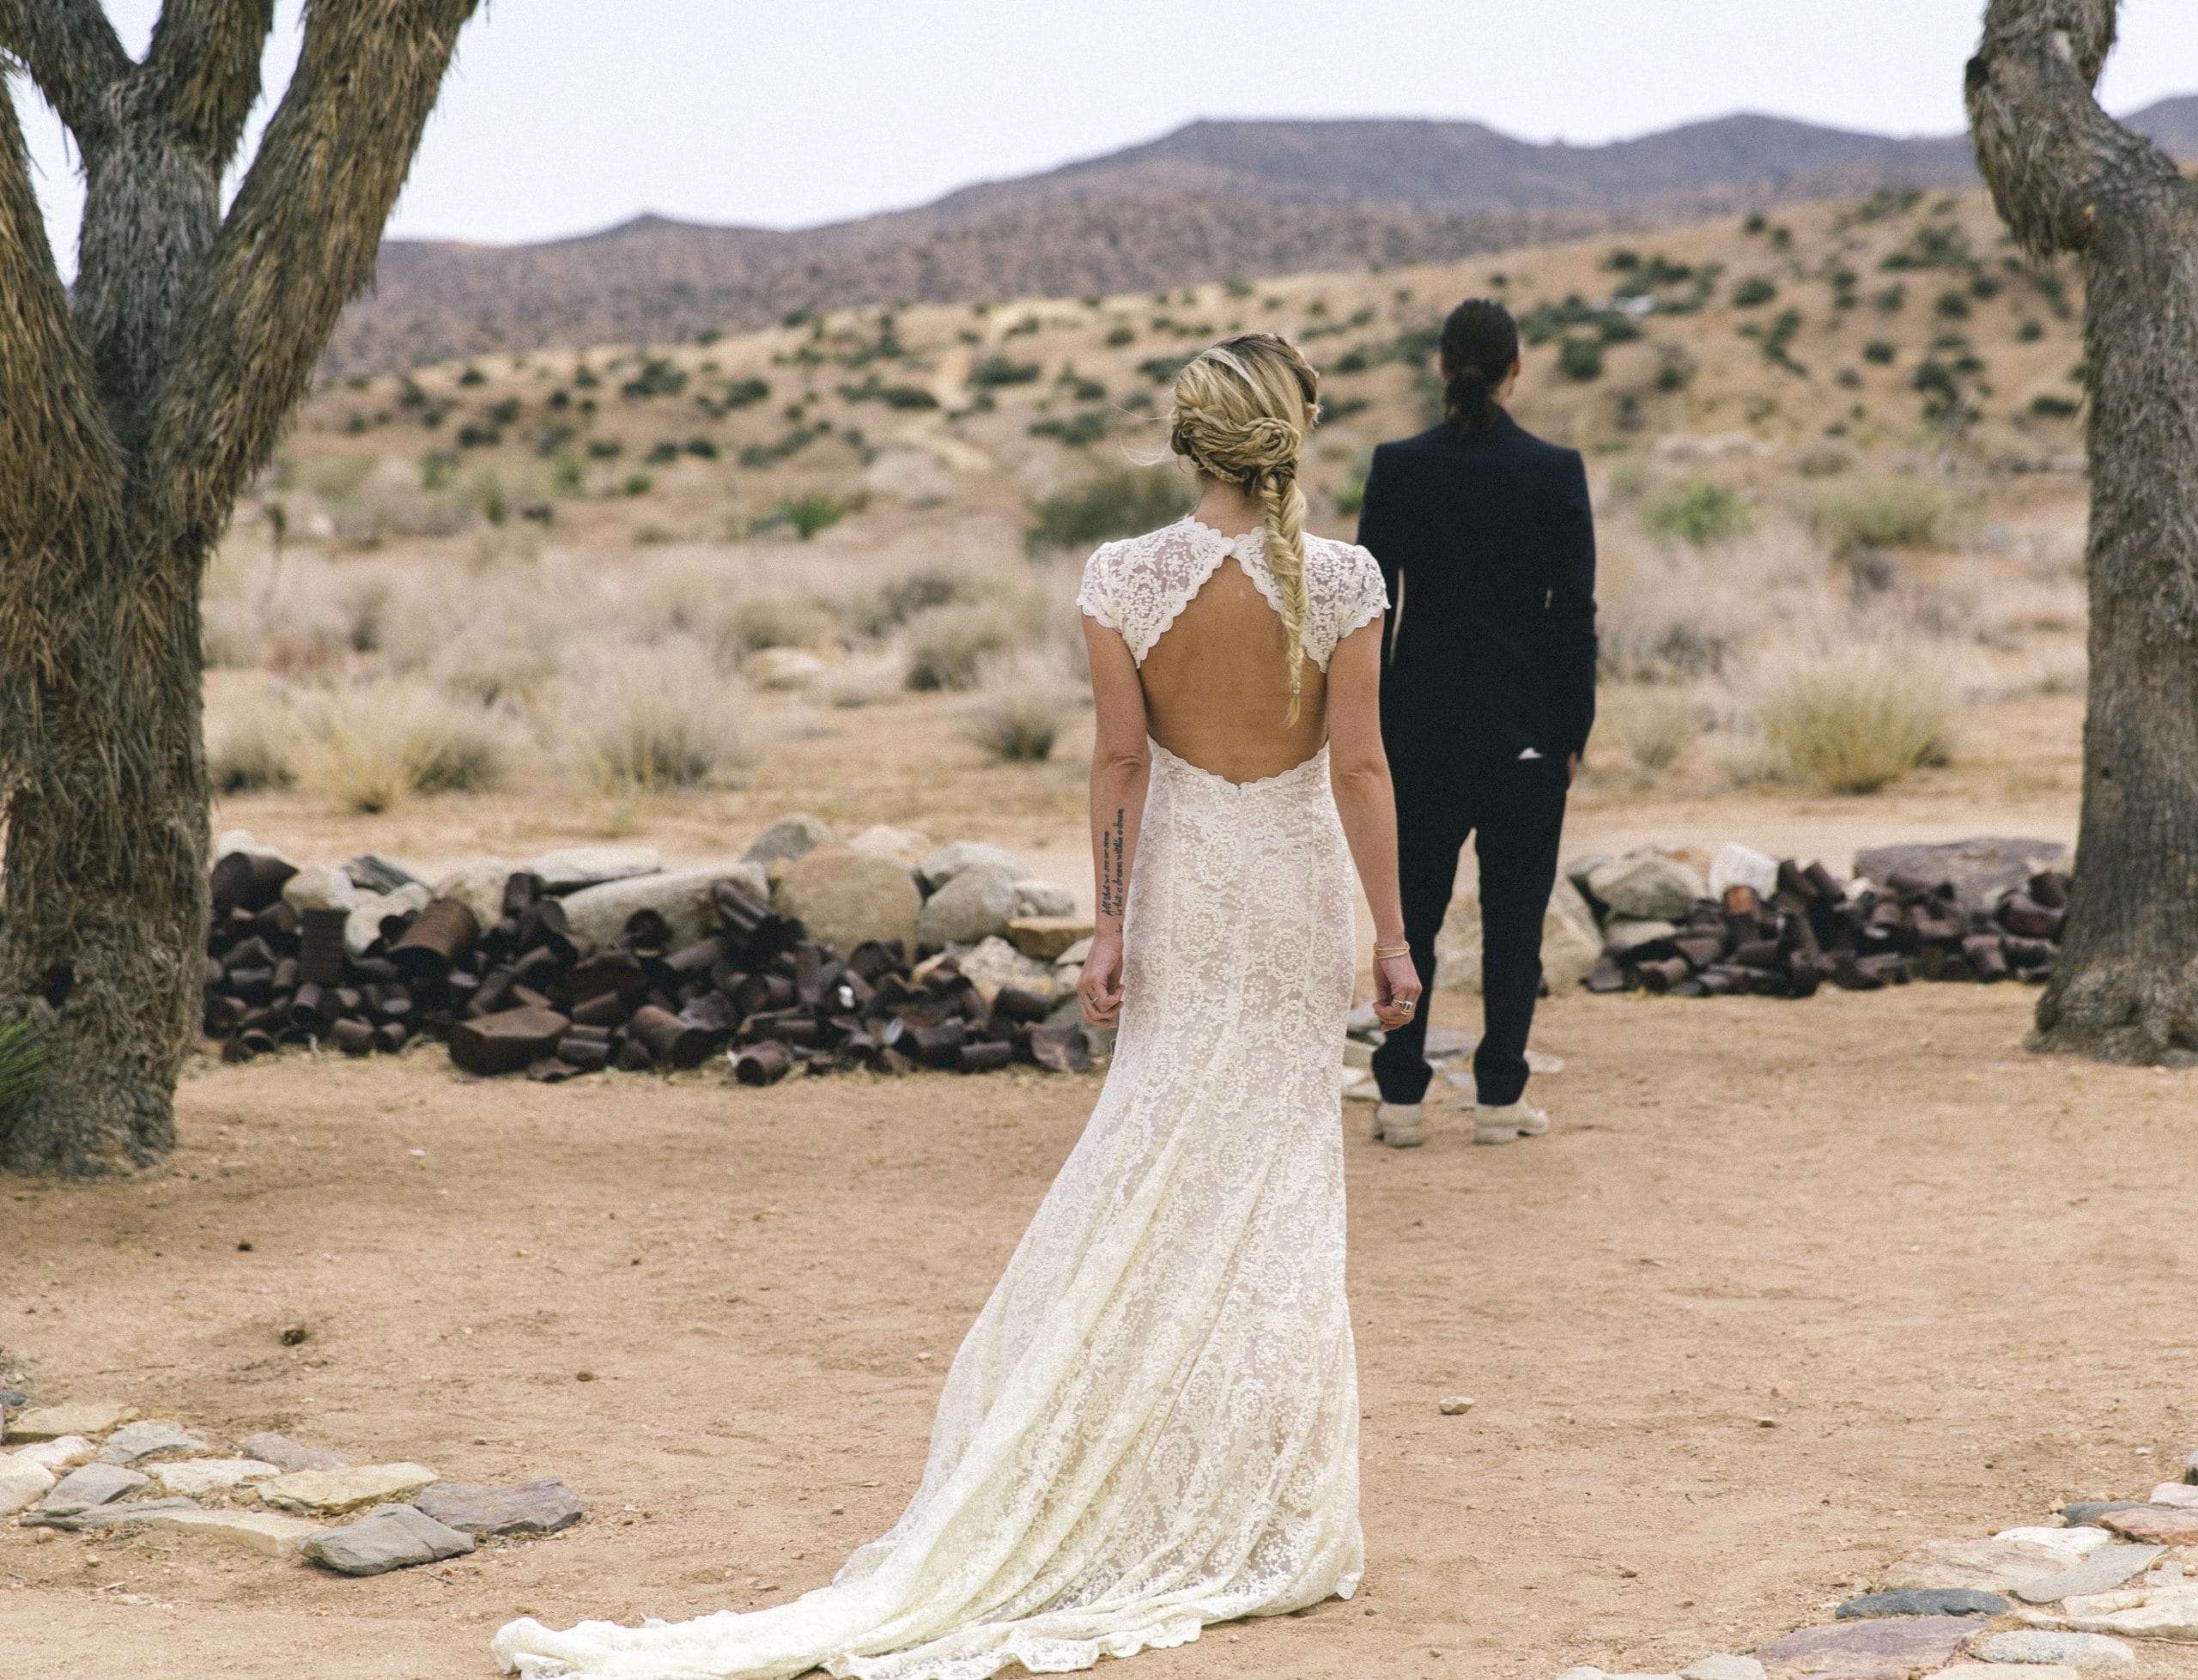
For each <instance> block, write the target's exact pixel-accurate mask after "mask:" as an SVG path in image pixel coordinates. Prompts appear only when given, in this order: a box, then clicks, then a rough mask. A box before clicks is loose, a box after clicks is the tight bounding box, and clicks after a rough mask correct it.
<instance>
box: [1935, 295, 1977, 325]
mask: <svg viewBox="0 0 2198 1680" xmlns="http://www.w3.org/2000/svg"><path fill="white" fill-rule="evenodd" d="M1932 307H1933V308H1934V309H1935V310H1937V311H1938V312H1939V313H1940V315H1942V316H1944V317H1945V318H1946V319H1947V320H1949V321H1960V320H1965V319H1967V318H1968V317H1969V299H1968V298H1967V297H1965V296H1964V294H1961V293H1959V292H1941V293H1940V294H1939V300H1938V301H1937V302H1936V303H1934V304H1933V305H1932Z"/></svg>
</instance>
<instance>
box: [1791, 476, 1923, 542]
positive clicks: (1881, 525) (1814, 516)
mask: <svg viewBox="0 0 2198 1680" xmlns="http://www.w3.org/2000/svg"><path fill="white" fill-rule="evenodd" d="M1945 518H1946V495H1945V493H1944V492H1942V491H1941V490H1940V488H1939V487H1938V486H1937V485H1936V484H1934V483H1933V482H1931V481H1930V480H1929V479H1928V478H1908V477H1902V476H1885V477H1879V478H1869V479H1862V480H1860V481H1857V482H1855V483H1853V484H1850V485H1848V486H1846V487H1845V488H1842V489H1839V490H1837V491H1834V492H1832V493H1831V494H1828V495H1825V496H1822V497H1820V498H1819V499H1818V500H1817V501H1816V502H1814V503H1813V504H1812V506H1810V508H1809V510H1808V522H1809V528H1810V529H1811V530H1812V531H1815V532H1816V534H1817V535H1818V536H1819V537H1822V538H1823V539H1824V540H1825V542H1826V543H1829V544H1830V545H1831V549H1832V552H1833V553H1835V554H1839V555H1845V554H1849V553H1851V552H1852V551H1853V550H1855V549H1899V548H1916V547H1920V546H1922V545H1923V544H1926V543H1930V542H1932V541H1934V539H1935V538H1936V537H1938V535H1939V530H1940V524H1941V522H1942V521H1943V520H1944V519H1945Z"/></svg>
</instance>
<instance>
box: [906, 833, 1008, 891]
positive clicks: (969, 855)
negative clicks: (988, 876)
mask: <svg viewBox="0 0 2198 1680" xmlns="http://www.w3.org/2000/svg"><path fill="white" fill-rule="evenodd" d="M975 864H990V865H991V866H992V867H993V868H994V869H999V870H1005V871H1006V872H1007V878H1008V879H1009V881H1010V882H1016V881H1028V880H1030V879H1031V878H1032V876H1031V873H1030V869H1029V865H1028V864H1025V863H1024V862H1023V859H1022V858H1018V857H1017V856H1016V855H1015V854H1014V853H1013V852H1010V851H1008V850H1007V849H1006V847H1005V846H993V845H990V844H988V843H987V842H986V841H984V840H956V841H954V842H953V843H952V844H951V845H949V846H939V847H938V848H937V849H936V850H935V851H932V852H926V853H925V854H924V858H923V861H922V862H921V863H920V864H917V865H916V875H917V876H918V878H920V880H921V881H922V882H923V889H924V890H925V891H926V892H927V893H935V892H937V891H938V889H940V888H941V887H944V885H945V884H946V883H947V882H950V881H951V880H952V879H953V878H954V877H955V876H957V875H959V874H961V873H962V870H966V869H969V868H972V867H973V866H975Z"/></svg>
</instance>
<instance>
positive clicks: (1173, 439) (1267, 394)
mask: <svg viewBox="0 0 2198 1680" xmlns="http://www.w3.org/2000/svg"><path fill="white" fill-rule="evenodd" d="M1319 416H1320V379H1319V376H1318V375H1316V374H1315V373H1314V372H1313V370H1312V368H1311V367H1309V366H1308V364H1307V363H1306V361H1305V359H1304V357H1303V356H1302V355H1300V354H1299V352H1298V350H1297V349H1296V346H1295V345H1293V344H1290V343H1288V342H1287V341H1286V340H1284V339H1281V338H1278V337H1274V336H1273V335H1272V334H1269V333H1244V334H1241V335H1239V336H1238V337H1234V338H1227V339H1223V341H1222V342H1221V343H1218V344H1216V345H1214V346H1212V347H1211V349H1206V350H1205V351H1203V352H1201V353H1200V354H1199V355H1197V356H1194V357H1193V358H1192V360H1191V361H1190V362H1189V363H1188V364H1187V365H1186V366H1185V367H1184V368H1183V370H1182V371H1181V373H1178V374H1177V375H1176V376H1175V413H1174V415H1172V416H1171V419H1172V422H1173V423H1172V425H1171V426H1170V428H1169V442H1170V444H1171V445H1172V446H1174V448H1175V452H1176V453H1177V454H1179V455H1181V456H1182V457H1183V458H1185V459H1187V460H1188V461H1189V462H1190V463H1191V464H1192V465H1193V466H1194V467H1195V468H1197V469H1198V470H1199V472H1200V473H1202V474H1204V475H1205V476H1207V477H1209V478H1213V479H1217V480H1219V481H1220V482H1223V483H1229V484H1242V485H1244V486H1246V487H1248V488H1251V489H1253V490H1255V491H1257V492H1258V494H1259V498H1260V506H1261V508H1262V509H1263V510H1264V511H1265V513H1266V559H1267V570H1268V571H1269V573H1272V576H1273V578H1274V581H1275V589H1276V592H1277V593H1278V595H1279V596H1280V597H1281V600H1280V602H1279V603H1278V604H1279V605H1280V607H1281V609H1282V623H1283V631H1284V636H1285V637H1286V639H1287V641H1288V647H1289V659H1290V710H1289V712H1288V713H1287V714H1286V720H1287V721H1288V722H1289V723H1291V724H1295V723H1296V721H1297V719H1298V717H1299V715H1300V712H1301V709H1302V700H1303V694H1304V686H1305V678H1304V664H1305V624H1306V620H1307V618H1308V616H1310V613H1311V601H1310V597H1309V596H1308V592H1307V588H1306V583H1305V531H1304V526H1305V493H1304V492H1303V491H1302V490H1301V489H1299V488H1298V486H1297V456H1298V452H1299V451H1300V450H1302V448H1303V447H1304V446H1305V434H1306V432H1307V431H1308V430H1309V429H1310V428H1311V427H1312V426H1313V424H1314V422H1315V421H1316V420H1317V419H1318V418H1319Z"/></svg>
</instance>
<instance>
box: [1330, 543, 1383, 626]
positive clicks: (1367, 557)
mask: <svg viewBox="0 0 2198 1680" xmlns="http://www.w3.org/2000/svg"><path fill="white" fill-rule="evenodd" d="M1344 553H1345V556H1346V559H1345V567H1344V579H1343V590H1342V593H1341V595H1340V597H1339V599H1338V601H1337V603H1336V634H1335V639H1336V640H1337V641H1338V642H1340V641H1341V640H1343V639H1344V638H1345V636H1347V635H1349V634H1351V632H1352V631H1354V630H1357V629H1359V628H1363V627H1364V626H1366V625H1368V624H1371V623H1372V622H1374V621H1375V619H1377V618H1379V617H1380V616H1381V615H1382V614H1383V613H1385V612H1387V611H1388V610H1389V591H1388V589H1387V586H1385V585H1383V583H1382V582H1381V562H1380V561H1376V560H1375V558H1374V555H1373V554H1372V552H1371V551H1370V550H1369V549H1362V548H1360V547H1359V546H1358V545H1357V543H1351V544H1350V545H1348V546H1347V547H1346V548H1345V550H1344Z"/></svg>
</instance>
